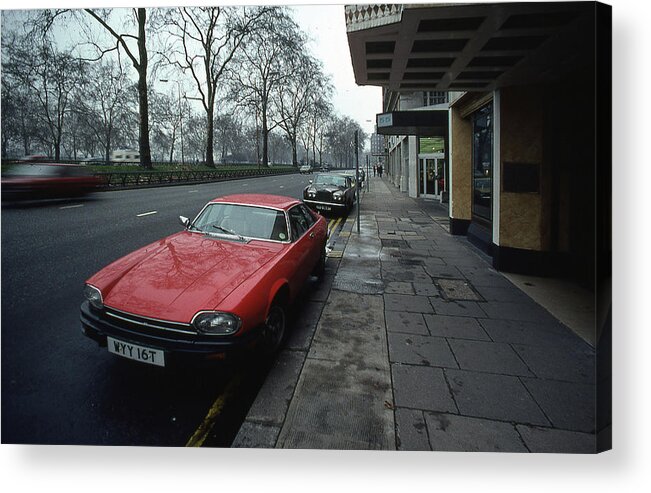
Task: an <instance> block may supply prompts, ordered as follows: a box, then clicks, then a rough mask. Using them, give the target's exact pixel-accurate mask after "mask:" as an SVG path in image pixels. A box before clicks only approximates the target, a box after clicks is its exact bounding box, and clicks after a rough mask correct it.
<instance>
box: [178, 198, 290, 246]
mask: <svg viewBox="0 0 651 493" xmlns="http://www.w3.org/2000/svg"><path fill="white" fill-rule="evenodd" d="M190 229H191V230H192V231H199V232H202V233H207V234H217V235H224V234H225V235H231V236H236V237H243V238H249V239H260V240H274V241H287V240H288V238H289V237H288V235H287V221H286V220H285V213H284V212H283V211H279V210H276V209H267V208H265V207H255V206H249V205H240V204H221V203H211V204H208V206H207V207H206V208H205V209H204V210H203V211H202V212H201V213H200V214H199V215H198V216H197V218H196V219H195V220H194V222H193V223H192V224H191V226H190Z"/></svg>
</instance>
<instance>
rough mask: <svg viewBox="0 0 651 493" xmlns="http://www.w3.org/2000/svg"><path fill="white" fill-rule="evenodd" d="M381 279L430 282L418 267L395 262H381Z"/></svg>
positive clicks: (428, 277) (422, 269) (423, 271)
mask: <svg viewBox="0 0 651 493" xmlns="http://www.w3.org/2000/svg"><path fill="white" fill-rule="evenodd" d="M381 264H382V265H381V267H382V279H383V280H384V281H401V282H430V281H431V278H430V276H429V275H427V273H426V272H425V269H424V268H423V267H422V266H420V265H405V264H404V263H400V261H398V262H397V263H396V262H382V263H381Z"/></svg>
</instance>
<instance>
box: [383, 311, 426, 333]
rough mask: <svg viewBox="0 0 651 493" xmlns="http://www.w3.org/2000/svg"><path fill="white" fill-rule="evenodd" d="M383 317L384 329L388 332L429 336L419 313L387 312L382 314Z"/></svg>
mask: <svg viewBox="0 0 651 493" xmlns="http://www.w3.org/2000/svg"><path fill="white" fill-rule="evenodd" d="M384 316H385V320H386V327H387V330H388V331H389V332H404V333H407V334H420V335H429V331H428V330H427V325H425V320H424V319H423V315H422V314H421V313H410V312H403V311H396V312H392V311H387V312H385V313H384Z"/></svg>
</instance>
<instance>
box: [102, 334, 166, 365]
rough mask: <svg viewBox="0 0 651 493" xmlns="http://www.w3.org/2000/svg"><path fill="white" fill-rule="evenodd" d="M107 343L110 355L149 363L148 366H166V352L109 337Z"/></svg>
mask: <svg viewBox="0 0 651 493" xmlns="http://www.w3.org/2000/svg"><path fill="white" fill-rule="evenodd" d="M106 343H107V345H108V350H109V353H113V354H117V355H118V356H122V357H123V358H128V359H132V360H135V361H140V362H141V363H147V364H148V365H156V366H165V352H164V351H161V350H160V349H152V348H148V347H144V346H138V345H137V344H132V343H130V342H124V341H120V340H118V339H113V338H112V337H107V338H106Z"/></svg>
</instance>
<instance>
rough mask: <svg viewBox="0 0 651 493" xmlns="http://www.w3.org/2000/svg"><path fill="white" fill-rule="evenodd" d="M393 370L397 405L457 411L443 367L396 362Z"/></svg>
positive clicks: (392, 366)
mask: <svg viewBox="0 0 651 493" xmlns="http://www.w3.org/2000/svg"><path fill="white" fill-rule="evenodd" d="M391 372H392V375H393V393H394V397H395V404H396V406H398V407H408V408H412V409H423V410H429V411H442V412H452V413H456V412H457V407H456V405H455V403H454V400H453V399H452V396H451V395H450V390H449V389H448V384H447V382H446V381H445V376H444V374H443V370H442V369H440V368H431V367H427V366H410V365H402V364H398V363H395V364H392V365H391Z"/></svg>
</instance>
